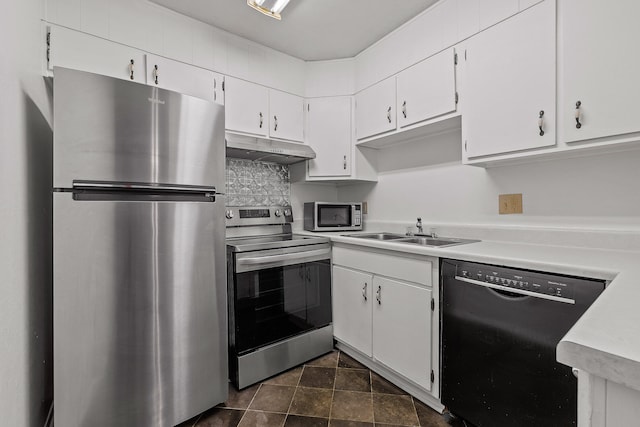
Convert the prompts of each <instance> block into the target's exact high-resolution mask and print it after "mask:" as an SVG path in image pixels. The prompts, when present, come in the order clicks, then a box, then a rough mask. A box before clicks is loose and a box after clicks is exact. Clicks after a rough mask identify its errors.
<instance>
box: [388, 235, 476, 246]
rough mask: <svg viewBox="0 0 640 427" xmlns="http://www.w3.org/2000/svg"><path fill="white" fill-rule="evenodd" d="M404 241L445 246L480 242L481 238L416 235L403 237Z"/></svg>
mask: <svg viewBox="0 0 640 427" xmlns="http://www.w3.org/2000/svg"><path fill="white" fill-rule="evenodd" d="M401 242H403V243H412V244H415V245H422V246H437V247H445V246H455V245H464V244H465V243H473V242H479V240H469V239H451V238H448V237H423V236H416V237H411V238H407V239H402V240H401Z"/></svg>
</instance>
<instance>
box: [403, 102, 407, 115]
mask: <svg viewBox="0 0 640 427" xmlns="http://www.w3.org/2000/svg"><path fill="white" fill-rule="evenodd" d="M402 115H403V116H404V118H405V119H406V118H407V101H404V102H403V103H402Z"/></svg>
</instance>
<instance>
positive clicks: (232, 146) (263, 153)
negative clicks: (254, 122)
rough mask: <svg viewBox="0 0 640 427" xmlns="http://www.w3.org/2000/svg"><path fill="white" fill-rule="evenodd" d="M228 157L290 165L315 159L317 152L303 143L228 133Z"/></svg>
mask: <svg viewBox="0 0 640 427" xmlns="http://www.w3.org/2000/svg"><path fill="white" fill-rule="evenodd" d="M226 141H227V157H233V158H236V159H249V160H261V161H264V162H273V163H280V164H283V165H290V164H293V163H298V162H303V161H305V160H309V159H315V158H316V153H315V151H313V149H312V148H311V147H309V146H308V145H306V144H303V143H296V142H286V141H276V140H272V139H264V138H256V137H253V136H245V135H237V134H234V133H229V132H227V133H226Z"/></svg>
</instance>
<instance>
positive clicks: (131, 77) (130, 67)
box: [129, 59, 134, 80]
mask: <svg viewBox="0 0 640 427" xmlns="http://www.w3.org/2000/svg"><path fill="white" fill-rule="evenodd" d="M133 64H134V61H133V59H132V60H131V62H130V63H129V78H130V79H131V80H133Z"/></svg>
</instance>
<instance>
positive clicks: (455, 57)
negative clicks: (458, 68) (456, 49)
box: [453, 53, 458, 65]
mask: <svg viewBox="0 0 640 427" xmlns="http://www.w3.org/2000/svg"><path fill="white" fill-rule="evenodd" d="M453 65H458V54H457V53H454V54H453Z"/></svg>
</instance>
